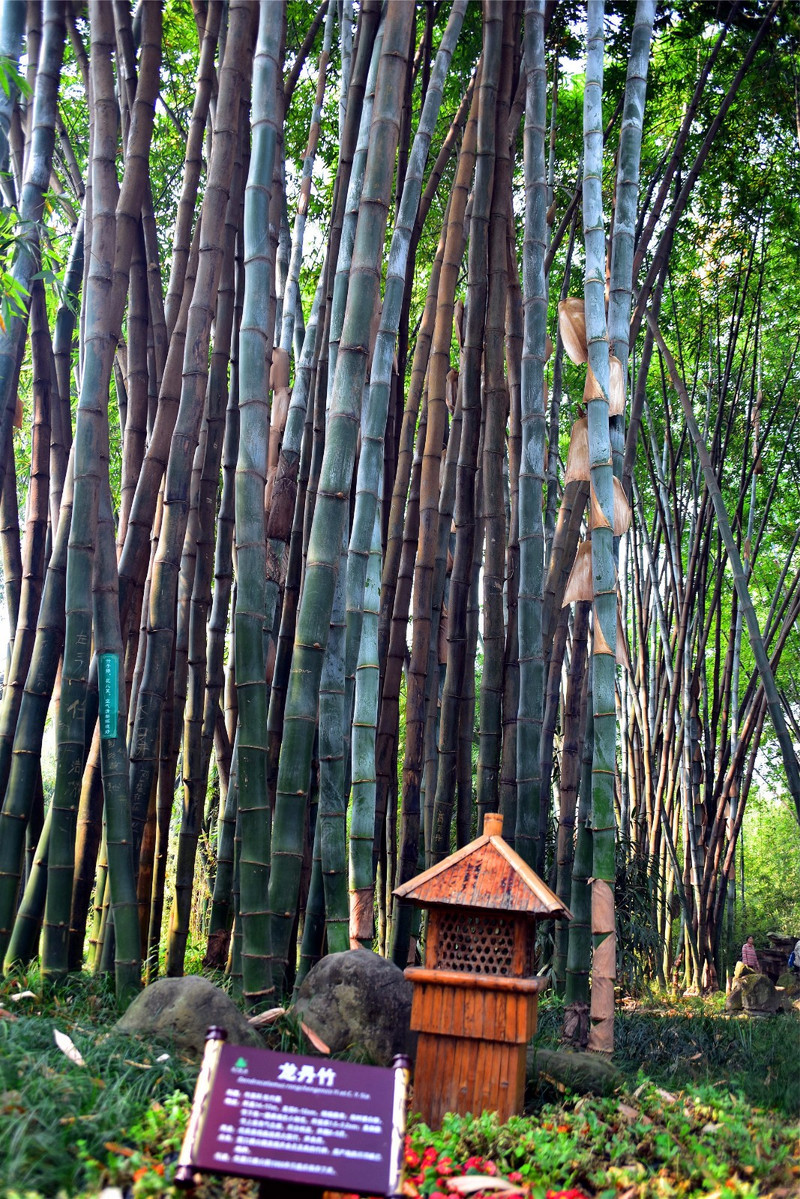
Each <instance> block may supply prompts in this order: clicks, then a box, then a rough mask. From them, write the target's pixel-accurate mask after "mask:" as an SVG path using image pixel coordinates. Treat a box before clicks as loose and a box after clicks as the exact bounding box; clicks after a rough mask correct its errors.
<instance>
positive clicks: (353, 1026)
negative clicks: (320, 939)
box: [295, 949, 414, 1066]
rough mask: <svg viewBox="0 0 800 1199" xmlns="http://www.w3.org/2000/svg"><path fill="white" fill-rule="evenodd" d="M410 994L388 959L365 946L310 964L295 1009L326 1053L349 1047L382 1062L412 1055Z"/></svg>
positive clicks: (406, 982) (332, 954) (401, 974)
mask: <svg viewBox="0 0 800 1199" xmlns="http://www.w3.org/2000/svg"><path fill="white" fill-rule="evenodd" d="M412 992H413V988H412V986H411V983H410V982H409V981H408V979H407V978H406V977H405V975H404V974H403V971H402V970H400V969H399V968H398V967H397V966H395V965H394V963H392V962H389V961H387V960H386V958H382V957H379V956H378V954H376V953H370V951H369V950H368V949H350V950H345V952H344V953H331V954H329V955H328V956H327V957H324V958H322V959H321V961H319V962H317V964H316V966H312V968H311V969H310V970H309V972H308V974H307V975H306V977H305V979H304V980H303V983H302V985H301V987H300V990H299V991H298V993H297V1000H296V1003H295V1011H296V1013H297V1015H298V1016H299V1017H300V1018H301V1020H303V1021H304V1023H306V1024H307V1025H308V1026H309V1028H311V1029H313V1031H314V1032H315V1033H317V1035H318V1036H320V1037H321V1038H322V1040H323V1041H324V1042H325V1044H326V1045H327V1046H328V1048H329V1049H330V1050H331V1052H333V1053H341V1052H342V1051H344V1050H346V1049H349V1050H353V1051H354V1052H356V1053H362V1054H364V1055H365V1056H366V1057H367V1058H368V1059H369V1061H370V1062H373V1063H374V1064H375V1065H378V1066H388V1065H391V1061H392V1058H393V1057H394V1056H395V1054H398V1053H408V1054H413V1048H414V1043H413V1039H412V1035H411V1032H410V1025H411V996H412Z"/></svg>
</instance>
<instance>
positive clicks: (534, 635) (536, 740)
mask: <svg viewBox="0 0 800 1199" xmlns="http://www.w3.org/2000/svg"><path fill="white" fill-rule="evenodd" d="M525 66H526V69H527V87H526V98H525V130H524V159H525V239H524V242H523V248H522V257H523V268H522V278H523V322H524V332H523V347H522V372H521V394H520V406H521V407H520V410H521V428H522V446H521V462H522V466H521V469H520V475H519V598H518V607H517V623H518V628H519V712H518V719H517V825H516V829H515V834H514V845H515V847H516V850H517V853H519V854H521V856H522V857H523V858H524V859H525V860H526V861H527V862H529V863H530V864H531V865H533V863H534V857H535V851H534V839H535V836H536V830H537V828H538V822H539V806H540V804H541V803H544V802H546V797H544V796H543V795H542V794H541V763H540V757H539V751H540V741H541V729H542V719H543V706H542V705H543V696H544V682H545V675H544V650H543V645H542V591H543V575H544V531H543V528H542V492H543V487H544V472H545V453H546V449H545V419H544V358H545V333H546V325H547V287H546V281H545V269H544V256H545V249H546V239H547V225H546V221H545V216H546V211H547V175H546V170H545V121H546V114H547V96H546V91H547V77H546V73H545V61H544V3H543V2H542V0H528V2H527V3H526V6H525Z"/></svg>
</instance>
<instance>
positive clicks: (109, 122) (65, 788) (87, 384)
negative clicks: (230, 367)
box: [42, 3, 161, 979]
mask: <svg viewBox="0 0 800 1199" xmlns="http://www.w3.org/2000/svg"><path fill="white" fill-rule="evenodd" d="M112 16H113V14H112V13H110V12H109V10H108V7H107V6H106V5H104V4H102V3H101V4H97V5H93V7H92V10H91V29H92V40H93V49H94V52H93V55H92V96H93V106H94V110H95V130H94V138H93V150H92V166H91V176H92V243H91V255H90V266H89V271H88V276H87V281H86V288H85V305H84V312H85V322H84V331H83V345H84V364H83V375H82V379H81V392H80V398H79V402H78V415H77V426H76V434H75V492H74V503H73V512H72V522H71V527H70V539H69V548H68V553H67V582H66V591H67V600H66V610H67V622H66V633H65V649H64V666H63V671H62V702H61V705H60V708H59V720H58V729H57V734H58V746H59V751H58V758H57V770H56V787H55V792H54V796H53V838H52V842H53V843H52V846H51V852H50V857H49V860H48V885H47V902H46V907H45V920H44V928H43V947H42V970H43V974H44V975H45V976H46V977H49V978H53V979H57V978H58V977H59V976H60V975H62V974H63V973H64V972H65V971H66V969H67V965H68V958H67V937H66V932H67V926H68V924H69V920H68V919H67V920H66V921H65V919H64V914H65V911H66V910H68V907H69V900H67V898H66V896H67V895H68V894H71V890H72V874H73V847H74V836H75V815H76V809H77V800H78V792H79V787H80V778H81V773H82V768H83V759H84V754H85V739H86V731H85V727H84V726H85V723H86V708H87V681H88V667H89V657H90V653H91V634H92V611H91V604H90V602H89V598H88V592H87V588H88V586H89V582H90V580H91V578H92V563H93V558H94V541H95V531H96V526H97V505H98V493H99V488H100V487H101V485H102V481H103V477H104V475H103V472H104V471H105V472H106V473H105V477H106V478H107V471H108V423H107V404H108V387H109V381H110V376H111V370H112V358H113V348H114V345H115V342H116V338H117V336H118V334H119V329H120V325H121V320H122V310H123V305H124V299H125V293H126V291H127V285H128V271H129V266H130V258H131V253H132V248H133V234H134V231H135V228H136V223H137V221H138V215H139V212H140V209H141V189H142V186H143V179H144V175H145V171H146V163H147V160H148V155H149V145H150V137H151V133H152V125H153V112H154V103H155V95H156V92H157V89H158V67H159V63H160V51H161V10H160V8H158V7H157V6H153V7H148V8H147V9H146V10H145V15H144V23H143V30H142V57H141V66H140V73H139V83H138V86H137V90H136V99H135V103H134V106H133V116H132V122H131V130H130V134H129V146H128V151H129V153H128V158H127V159H126V168H125V173H124V176H123V183H122V188H121V190H120V191H119V195H118V184H117V177H116V167H115V155H116V135H117V123H116V104H115V101H114V77H113V70H112V66H111V57H110V56H111V51H112V47H113V44H114V32H113V22H112V20H111V18H112Z"/></svg>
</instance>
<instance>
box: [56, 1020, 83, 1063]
mask: <svg viewBox="0 0 800 1199" xmlns="http://www.w3.org/2000/svg"><path fill="white" fill-rule="evenodd" d="M53 1038H54V1040H55V1043H56V1045H58V1047H59V1049H60V1050H61V1052H62V1053H63V1054H64V1056H65V1057H68V1058H69V1060H70V1061H71V1062H72V1063H73V1065H75V1066H85V1065H86V1062H85V1061H84V1060H83V1057H82V1056H81V1053H80V1050H78V1049H76V1048H75V1045H74V1044H73V1042H72V1039H71V1038H70V1037H68V1036H67V1034H66V1033H65V1032H59V1031H58V1029H57V1028H54V1029H53Z"/></svg>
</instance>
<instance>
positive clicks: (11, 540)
mask: <svg viewBox="0 0 800 1199" xmlns="http://www.w3.org/2000/svg"><path fill="white" fill-rule="evenodd" d="M16 386H17V385H16V383H15V390H16ZM5 458H6V475H5V478H6V479H7V480H8V482H4V483H3V491H2V494H1V495H0V554H2V566H3V584H4V591H5V600H6V611H7V613H8V638H9V639H8V645H7V647H6V662H5V674H6V675H7V674H8V672H9V670H10V668H11V655H12V653H13V649H14V637H15V634H16V631H17V620H18V619H19V602H20V596H21V594H22V550H21V547H20V537H19V508H18V506H17V467H16V462H15V461H14V444H13V441H9V443H8V446H7V448H6V452H5Z"/></svg>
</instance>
